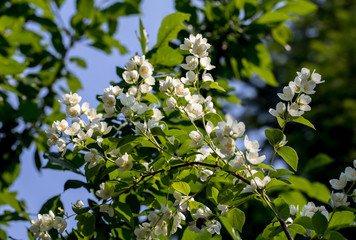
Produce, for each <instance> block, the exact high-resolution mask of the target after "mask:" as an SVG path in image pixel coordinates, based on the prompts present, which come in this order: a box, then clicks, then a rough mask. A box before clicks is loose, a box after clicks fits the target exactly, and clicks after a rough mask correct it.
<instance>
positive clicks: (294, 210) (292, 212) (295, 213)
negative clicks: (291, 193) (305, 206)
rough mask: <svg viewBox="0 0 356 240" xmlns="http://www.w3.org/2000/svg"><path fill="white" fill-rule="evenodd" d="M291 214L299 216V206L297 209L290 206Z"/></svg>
mask: <svg viewBox="0 0 356 240" xmlns="http://www.w3.org/2000/svg"><path fill="white" fill-rule="evenodd" d="M289 212H290V215H293V216H294V215H297V214H298V212H299V206H298V205H297V207H296V206H294V205H290V206H289Z"/></svg>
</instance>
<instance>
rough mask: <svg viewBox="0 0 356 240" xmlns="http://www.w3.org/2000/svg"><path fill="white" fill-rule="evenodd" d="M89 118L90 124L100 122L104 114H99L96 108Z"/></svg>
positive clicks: (92, 109)
mask: <svg viewBox="0 0 356 240" xmlns="http://www.w3.org/2000/svg"><path fill="white" fill-rule="evenodd" d="M87 116H88V119H89V121H90V122H99V121H100V119H101V118H102V117H103V114H101V113H99V114H97V113H96V110H95V108H91V109H90V110H89V112H88V114H87Z"/></svg>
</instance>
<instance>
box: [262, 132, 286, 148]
mask: <svg viewBox="0 0 356 240" xmlns="http://www.w3.org/2000/svg"><path fill="white" fill-rule="evenodd" d="M265 135H266V137H267V139H268V141H269V143H270V144H271V145H272V146H273V147H275V146H278V144H279V143H280V142H281V141H282V140H283V132H282V131H281V130H280V129H272V128H268V129H266V130H265Z"/></svg>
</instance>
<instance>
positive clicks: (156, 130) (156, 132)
mask: <svg viewBox="0 0 356 240" xmlns="http://www.w3.org/2000/svg"><path fill="white" fill-rule="evenodd" d="M150 131H151V133H152V135H153V136H162V137H166V134H165V133H164V132H163V131H162V129H161V128H160V127H154V128H151V129H150Z"/></svg>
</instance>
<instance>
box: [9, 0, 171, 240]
mask: <svg viewBox="0 0 356 240" xmlns="http://www.w3.org/2000/svg"><path fill="white" fill-rule="evenodd" d="M74 7H75V1H72V0H67V1H66V2H65V4H64V6H63V7H62V8H61V12H60V13H61V16H62V18H63V19H64V20H65V21H66V23H67V24H69V19H70V16H71V15H72V14H73V13H74ZM141 11H142V16H141V18H142V21H143V24H144V26H145V28H146V30H147V32H148V34H149V47H152V46H153V45H154V44H155V42H156V39H157V33H158V29H159V27H160V23H161V21H162V19H163V18H164V17H165V16H167V15H168V14H170V13H173V12H175V10H174V1H173V0H143V1H142V4H141ZM118 29H119V31H118V34H117V35H116V37H117V38H118V39H119V41H120V42H121V43H122V44H123V45H124V46H125V47H126V48H127V49H128V51H129V53H128V54H126V55H124V56H122V55H120V54H119V53H118V51H116V50H115V51H114V52H113V54H111V55H106V54H104V53H102V52H100V51H97V50H95V49H93V48H90V47H86V46H83V45H78V46H76V47H75V48H74V49H73V50H72V51H71V52H70V56H79V57H82V58H83V59H85V60H86V62H87V69H80V68H77V67H76V66H75V65H70V68H71V69H72V70H73V71H74V72H75V74H76V75H77V76H78V77H79V79H81V81H82V85H83V90H81V91H79V92H78V93H79V94H80V95H81V96H82V97H83V100H82V101H83V102H84V101H86V102H89V103H90V105H91V106H96V105H97V101H96V98H95V97H96V95H97V94H101V93H102V91H103V90H104V88H106V87H108V86H109V84H110V81H119V78H118V77H117V75H116V66H121V67H123V66H124V65H125V64H126V62H127V61H128V60H129V59H130V58H131V57H132V56H134V55H136V52H139V53H140V49H141V48H140V44H139V42H138V40H137V37H136V34H135V31H138V30H139V18H138V16H130V17H124V18H120V20H119V26H118ZM33 151H34V147H32V148H30V149H28V150H25V151H24V153H23V154H22V156H21V173H20V176H19V177H18V179H17V180H16V181H15V183H14V184H13V185H12V187H11V188H10V190H11V191H16V192H18V199H21V200H24V201H25V202H26V205H27V212H28V213H30V214H31V215H30V217H31V219H35V218H37V213H38V211H39V210H40V208H41V207H42V205H43V204H44V203H45V202H46V201H47V200H48V199H49V198H52V197H53V196H56V195H58V194H62V196H61V200H62V202H63V204H64V208H65V211H66V212H68V213H69V214H72V213H73V212H72V210H71V203H75V202H76V201H77V200H78V199H82V200H84V202H85V203H86V199H87V198H88V197H92V194H91V193H88V192H87V191H86V190H85V189H70V190H67V191H66V192H63V186H64V183H65V182H66V181H67V180H68V179H78V180H84V179H81V178H80V176H78V175H76V174H74V173H71V172H67V171H65V172H63V171H54V170H49V169H43V170H42V171H41V172H40V173H39V172H38V171H37V170H36V168H35V165H34V161H33V158H32V156H33ZM28 227H30V223H28V222H12V223H10V226H9V227H6V228H5V230H6V232H7V233H8V235H9V236H11V237H13V238H14V239H27V238H28V237H27V228H28ZM72 227H75V220H74V218H71V219H69V221H68V229H69V230H70V229H71V228H72Z"/></svg>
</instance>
